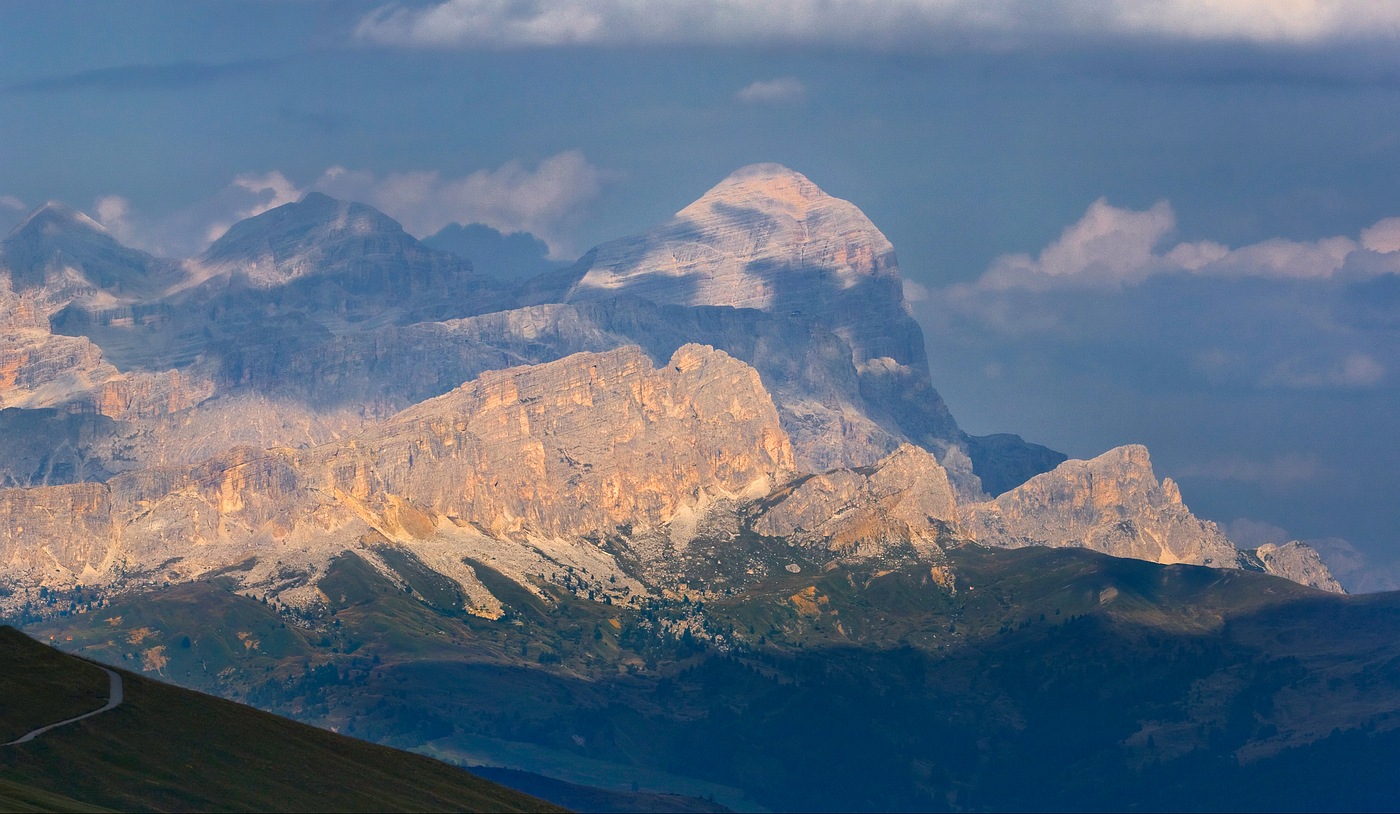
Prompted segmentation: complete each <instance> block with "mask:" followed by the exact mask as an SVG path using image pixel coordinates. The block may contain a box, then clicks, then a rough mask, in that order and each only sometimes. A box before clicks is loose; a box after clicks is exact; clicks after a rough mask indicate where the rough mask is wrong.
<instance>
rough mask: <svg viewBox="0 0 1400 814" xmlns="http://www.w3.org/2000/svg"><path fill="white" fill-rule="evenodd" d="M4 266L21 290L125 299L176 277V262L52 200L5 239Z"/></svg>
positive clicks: (1, 245)
mask: <svg viewBox="0 0 1400 814" xmlns="http://www.w3.org/2000/svg"><path fill="white" fill-rule="evenodd" d="M0 269H8V271H9V273H10V281H11V285H12V286H13V287H14V289H15V290H17V291H22V290H26V289H33V288H41V287H48V288H53V289H64V290H69V291H72V292H75V293H76V292H92V291H101V292H103V293H104V294H106V295H108V296H109V297H118V298H122V297H129V296H131V295H149V294H153V293H155V291H156V290H158V288H159V286H160V285H161V283H162V282H167V283H168V282H169V281H170V279H173V278H171V275H172V274H173V273H174V264H173V263H170V262H168V261H164V260H160V259H158V258H155V257H152V256H151V255H149V254H146V253H145V252H142V251H138V250H136V249H132V248H128V247H127V246H123V245H122V244H121V243H120V242H118V241H117V239H116V238H115V237H113V236H112V233H111V232H109V231H108V230H107V228H106V227H104V226H103V225H102V224H100V223H98V222H97V221H95V220H93V219H92V218H90V217H88V216H87V215H84V214H83V213H82V212H79V211H78V210H76V209H74V208H72V207H70V206H68V205H67V204H63V203H60V202H58V201H49V202H48V203H46V204H44V205H42V206H40V207H38V208H37V209H35V210H34V211H33V212H31V213H30V214H29V216H28V217H26V218H25V219H24V221H22V222H21V223H20V224H19V225H18V226H16V227H15V228H14V229H13V230H11V232H10V233H9V234H8V235H7V236H6V237H5V239H4V241H2V242H0ZM168 278H169V279H168Z"/></svg>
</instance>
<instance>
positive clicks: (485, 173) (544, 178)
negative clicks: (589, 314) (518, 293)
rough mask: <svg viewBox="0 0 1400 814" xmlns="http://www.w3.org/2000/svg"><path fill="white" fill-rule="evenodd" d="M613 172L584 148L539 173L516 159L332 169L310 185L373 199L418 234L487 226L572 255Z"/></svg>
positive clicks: (555, 253) (557, 254) (561, 255)
mask: <svg viewBox="0 0 1400 814" xmlns="http://www.w3.org/2000/svg"><path fill="white" fill-rule="evenodd" d="M607 177H608V175H607V173H606V172H604V171H603V170H601V169H599V168H598V167H595V166H593V165H592V164H590V163H589V162H588V159H586V158H585V157H584V155H583V153H581V152H578V151H577V150H571V151H568V152H563V153H559V154H557V155H554V156H551V157H549V158H547V159H545V160H544V161H541V162H540V163H539V164H538V165H537V166H536V167H535V168H534V169H533V170H532V169H529V168H527V167H526V166H525V165H523V164H521V163H520V162H518V161H511V162H509V163H507V164H505V165H503V166H501V167H499V168H497V169H494V170H478V171H477V172H474V173H471V174H470V175H467V176H464V177H461V178H446V177H443V175H442V174H441V173H439V172H437V171H435V170H430V171H420V172H404V173H389V174H387V175H383V176H379V175H376V174H374V173H372V172H368V171H364V170H347V169H345V168H343V167H332V168H330V169H328V170H326V171H325V173H323V174H322V175H321V177H320V178H318V179H316V180H315V181H314V182H312V183H311V184H310V186H309V189H314V190H317V191H320V192H324V193H326V194H328V195H331V196H333V197H336V198H344V199H348V200H353V201H361V202H363V203H367V204H370V205H371V206H374V207H376V208H378V209H380V210H383V211H384V212H386V213H387V214H389V215H390V216H391V217H393V218H395V219H396V220H398V221H399V222H400V223H402V224H403V225H404V228H405V229H407V230H408V231H409V232H410V233H412V234H415V235H418V236H423V237H425V236H427V235H431V234H435V233H437V232H439V231H441V230H442V229H443V228H444V227H445V226H448V225H449V224H454V223H455V224H460V225H466V224H469V223H482V224H485V225H487V226H490V227H491V228H493V229H496V230H498V231H500V232H502V233H505V234H510V233H513V232H530V233H532V234H534V235H535V236H537V237H539V238H540V239H542V240H544V241H545V243H546V244H548V245H549V251H550V256H551V257H552V258H555V259H571V257H572V255H571V254H570V253H571V252H573V251H574V249H575V248H576V247H575V246H573V245H572V243H571V242H570V240H569V237H568V233H569V228H570V227H571V226H573V225H574V224H575V223H576V222H577V220H578V219H579V218H580V217H581V216H582V215H583V213H584V212H585V210H586V209H587V206H588V204H591V203H592V202H593V201H594V200H596V199H597V198H598V196H599V195H600V194H601V193H602V190H603V185H604V184H605V183H606V181H607Z"/></svg>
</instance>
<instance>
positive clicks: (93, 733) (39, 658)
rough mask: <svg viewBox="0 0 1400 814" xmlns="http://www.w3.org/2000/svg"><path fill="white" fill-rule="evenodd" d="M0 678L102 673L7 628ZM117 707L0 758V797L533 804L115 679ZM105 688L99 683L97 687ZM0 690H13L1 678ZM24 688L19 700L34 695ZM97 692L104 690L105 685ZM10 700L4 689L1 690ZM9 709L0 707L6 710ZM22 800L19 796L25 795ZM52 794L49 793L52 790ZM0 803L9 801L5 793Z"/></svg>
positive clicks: (137, 802) (148, 803)
mask: <svg viewBox="0 0 1400 814" xmlns="http://www.w3.org/2000/svg"><path fill="white" fill-rule="evenodd" d="M0 650H2V651H3V658H0V673H3V674H4V675H5V676H6V678H7V679H10V680H11V681H13V680H14V676H15V675H17V674H23V673H27V674H29V675H30V676H31V678H33V679H39V681H40V685H43V684H48V683H52V684H54V685H55V686H59V687H64V686H66V685H67V684H69V683H71V676H72V675H75V674H81V675H83V676H84V677H85V678H84V680H86V677H87V675H88V673H90V672H92V673H96V674H97V678H103V676H102V674H101V673H100V672H98V671H96V670H95V669H94V668H92V666H91V665H89V664H87V663H85V662H83V661H81V660H79V659H76V658H73V657H69V656H63V657H61V658H58V659H55V658H54V657H53V651H52V650H50V649H49V648H47V647H44V646H43V645H40V644H38V643H36V642H34V641H33V640H31V639H29V638H28V637H26V636H25V635H24V634H22V633H19V632H18V631H15V630H13V629H10V628H5V629H0ZM124 678H125V687H126V700H125V702H124V703H123V704H122V705H121V706H119V707H117V708H116V709H114V710H112V711H110V712H107V713H104V714H102V715H99V716H96V717H94V718H90V719H88V720H86V721H82V722H80V723H77V724H73V725H71V726H67V727H62V728H60V729H57V730H54V731H52V732H50V733H48V734H46V735H43V736H41V737H39V738H37V739H36V740H34V741H32V742H30V743H28V744H24V745H22V746H12V747H5V752H4V753H3V754H0V780H3V781H4V785H0V803H3V804H5V805H6V807H10V806H11V805H13V806H14V807H15V808H23V807H29V808H32V809H35V810H45V809H50V810H63V809H67V808H69V807H70V805H71V801H70V800H66V799H64V798H72V800H76V801H82V802H83V803H87V804H92V805H97V806H104V807H109V808H113V809H118V810H151V809H154V810H261V811H308V810H338V811H415V810H417V811H447V810H465V811H534V810H540V809H541V808H542V807H545V804H543V803H542V802H541V801H539V800H536V799H533V798H530V797H527V796H525V795H522V794H519V793H516V792H514V791H511V790H509V789H506V788H504V787H502V786H498V785H496V784H494V783H490V782H488V781H485V780H483V779H481V778H478V777H475V776H473V775H471V774H469V773H467V772H464V771H462V770H460V769H456V768H454V767H451V766H448V765H446V764H443V763H440V762H438V761H434V760H430V759H428V758H424V757H421V756H418V755H412V754H407V753H404V752H399V751H396V750H393V749H388V748H386V747H382V746H376V745H373V744H368V743H364V742H362V741H358V740H355V739H353V738H348V737H344V736H341V735H336V734H334V733H331V732H326V731H323V730H319V729H315V728H313V727H309V726H305V725H302V724H298V723H295V722H292V721H288V720H285V719H282V718H278V717H277V716H274V715H269V714H267V713H263V712H258V711H256V710H252V709H249V708H247V707H243V706H240V705H238V704H233V703H230V702H228V701H223V700H220V699H216V698H212V697H209V696H206V695H201V694H199V693H195V692H191V691H188V690H183V689H180V688H177V687H172V686H169V685H166V684H162V683H159V682H155V681H151V680H150V679H147V678H143V677H141V676H138V675H132V674H129V673H127V674H124ZM104 683H105V682H104ZM6 686H14V684H7V685H6ZM43 694H44V693H43V690H42V689H37V690H31V694H30V695H29V696H25V697H26V699H33V698H35V697H39V696H42V695H43ZM104 695H105V692H104ZM11 697H12V696H11ZM12 706H14V705H13V704H10V703H7V704H5V705H4V707H5V709H7V710H8V709H10V708H11V707H12ZM25 795H28V797H27V798H26V797H25ZM51 795H59V796H58V797H54V796H51ZM7 798H8V799H7Z"/></svg>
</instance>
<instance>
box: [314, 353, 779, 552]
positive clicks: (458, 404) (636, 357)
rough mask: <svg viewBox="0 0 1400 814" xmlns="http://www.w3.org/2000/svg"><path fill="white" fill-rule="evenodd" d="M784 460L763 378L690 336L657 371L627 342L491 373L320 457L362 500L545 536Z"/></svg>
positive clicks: (663, 515)
mask: <svg viewBox="0 0 1400 814" xmlns="http://www.w3.org/2000/svg"><path fill="white" fill-rule="evenodd" d="M792 468H793V460H792V449H791V447H790V446H789V444H788V440H787V436H786V435H785V434H784V433H783V432H782V429H781V427H780V426H779V425H778V414H777V410H776V409H775V408H774V407H773V403H772V400H771V399H769V398H768V396H767V393H766V392H765V391H764V390H763V386H762V383H761V382H760V380H759V378H758V374H757V373H756V372H755V371H754V370H753V368H751V367H749V366H748V365H745V364H743V363H742V362H739V361H738V360H736V359H733V358H732V357H730V356H729V355H728V354H725V353H723V352H721V351H716V350H714V349H713V348H709V347H704V346H699V345H687V346H685V347H682V348H680V349H679V350H677V351H676V353H675V355H674V356H672V357H671V359H670V361H669V362H668V363H667V364H666V366H665V367H662V368H659V369H653V367H652V364H651V361H650V360H649V359H648V358H647V357H646V355H645V354H643V353H642V352H641V350H640V349H639V348H636V347H627V348H621V349H619V350H616V351H611V352H609V353H603V354H579V355H575V356H570V357H567V358H565V359H562V360H560V361H558V362H553V363H550V364H545V365H538V366H533V367H523V368H513V369H511V370H505V371H496V372H492V373H487V374H484V375H483V376H482V377H481V378H479V379H477V380H476V381H474V382H470V383H468V384H467V385H464V386H463V387H462V388H460V389H458V390H455V391H453V392H452V393H448V394H447V395H444V396H440V397H438V398H436V399H431V400H429V401H426V402H424V403H422V404H420V405H417V406H415V407H413V408H411V409H409V410H407V411H405V412H403V413H401V414H399V415H398V416H395V417H394V418H393V419H391V420H390V421H388V422H386V423H385V424H384V425H383V426H382V427H380V428H379V429H378V431H377V432H376V433H375V434H374V435H373V436H372V437H366V438H364V439H363V440H362V441H360V442H359V443H356V444H355V445H353V446H350V447H344V448H339V449H336V450H335V451H334V452H333V453H331V454H330V455H329V457H327V458H325V462H324V464H323V465H322V469H323V470H324V471H325V472H326V473H327V474H326V477H328V478H329V479H330V482H329V483H328V485H329V486H330V487H331V488H334V489H338V490H342V491H344V492H345V493H347V494H350V495H352V496H354V497H356V498H357V499H361V500H369V499H373V498H374V497H375V496H376V495H378V494H381V493H383V494H390V495H400V496H402V497H404V498H405V499H408V500H410V501H413V502H414V503H416V504H418V505H421V506H425V507H432V509H433V510H435V511H437V512H440V513H442V514H445V515H449V516H457V517H459V518H461V519H464V520H468V521H471V522H473V523H476V524H478V525H479V526H481V527H482V528H484V529H485V530H486V531H488V532H489V533H490V534H492V535H493V536H512V535H521V534H534V535H540V536H550V537H577V536H581V535H584V534H587V533H590V532H598V531H606V530H610V529H615V528H617V527H619V526H629V527H632V528H634V529H643V528H647V527H652V526H656V525H659V524H661V523H664V522H666V521H667V520H669V519H670V517H671V516H672V515H674V514H675V513H676V512H677V511H678V510H680V509H681V508H682V507H685V506H688V505H691V506H693V505H694V504H695V503H697V502H699V501H702V500H705V499H713V498H718V497H726V498H733V497H736V496H740V495H749V496H759V495H763V494H767V493H768V492H769V491H770V490H771V489H772V488H773V486H774V485H775V483H777V482H780V481H782V480H785V479H787V478H788V477H790V476H791V474H792Z"/></svg>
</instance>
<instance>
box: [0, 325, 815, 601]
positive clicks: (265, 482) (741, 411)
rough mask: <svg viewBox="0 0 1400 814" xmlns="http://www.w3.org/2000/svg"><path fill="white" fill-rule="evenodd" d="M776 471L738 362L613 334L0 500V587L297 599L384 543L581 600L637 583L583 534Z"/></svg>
mask: <svg viewBox="0 0 1400 814" xmlns="http://www.w3.org/2000/svg"><path fill="white" fill-rule="evenodd" d="M792 474H793V458H792V450H791V447H790V445H789V444H788V441H787V437H786V435H785V434H784V433H783V432H782V429H781V427H780V425H779V422H778V416H777V411H776V409H775V408H774V407H773V404H772V401H771V399H769V398H768V395H767V393H766V392H765V391H764V390H763V387H762V384H761V381H760V379H759V377H758V374H757V373H756V372H755V371H754V370H753V368H751V367H749V366H748V365H746V364H744V363H742V362H740V361H738V360H736V359H734V358H732V357H730V356H728V355H727V354H725V353H723V352H721V351H716V350H714V349H712V348H709V347H704V346H698V345H687V346H684V347H682V348H680V349H678V350H677V351H676V353H675V354H674V355H673V356H672V357H671V359H670V360H669V361H668V363H667V364H666V365H665V366H662V367H659V368H658V367H654V366H653V365H652V363H651V361H650V360H649V359H648V358H647V356H646V355H645V354H644V353H643V352H642V351H641V350H640V349H639V348H637V347H635V346H631V347H626V348H620V349H618V350H615V351H611V352H608V353H603V354H591V353H584V354H576V355H573V356H570V357H567V358H565V359H561V360H559V361H556V362H552V363H549V364H545V365H538V366H528V367H518V368H512V369H508V370H502V371H495V372H490V373H487V374H484V375H482V376H481V377H480V378H478V379H476V380H474V381H472V382H468V383H467V384H465V385H463V386H462V387H460V388H458V389H456V390H454V391H452V392H451V393H448V394H446V395H443V396H440V397H438V398H436V399H431V400H429V401H426V402H423V403H421V404H419V405H416V406H415V407H413V408H411V409H409V410H407V411H404V412H403V413H401V414H399V415H397V416H395V417H393V418H391V419H389V420H387V421H384V422H381V423H376V424H371V425H368V426H367V427H366V428H364V429H363V430H362V431H361V432H359V433H358V434H357V435H356V436H354V437H350V438H345V439H342V440H338V441H332V442H330V443H326V444H321V445H318V446H313V447H309V448H306V449H303V450H293V449H270V450H259V449H254V448H249V447H238V448H234V449H232V450H230V451H228V452H226V453H223V454H220V455H218V456H215V457H213V458H210V459H208V460H205V461H203V462H200V463H198V464H195V465H193V466H189V465H184V466H150V467H146V468H143V469H140V470H136V471H132V472H128V473H125V474H120V475H117V476H114V477H112V478H111V479H110V480H108V481H107V483H105V484H80V485H76V486H72V487H67V486H65V487H37V488H28V489H10V490H6V491H3V492H0V507H3V508H4V510H5V515H4V516H5V519H6V522H7V523H8V524H9V529H10V531H9V532H8V533H7V536H5V537H4V538H3V540H0V561H8V562H11V563H14V564H15V567H14V568H11V569H9V570H8V571H7V573H6V578H7V581H8V582H9V583H10V584H11V585H13V586H15V587H16V588H18V589H21V590H24V589H32V588H36V587H39V586H49V587H58V588H62V587H68V586H72V585H75V584H104V583H110V582H111V581H112V580H114V579H116V578H117V577H118V576H119V575H120V574H122V573H125V574H127V577H126V578H127V579H131V578H136V579H137V581H138V582H139V581H140V579H151V578H154V579H160V580H185V579H192V578H195V577H197V576H199V575H200V574H202V573H206V572H208V571H211V570H215V569H219V568H225V567H229V566H233V565H235V564H238V563H242V562H245V561H248V560H249V558H254V559H255V560H256V565H254V566H252V570H251V571H247V572H246V573H244V574H243V575H242V579H244V580H245V585H249V586H253V587H256V588H257V590H259V591H261V592H263V593H275V594H279V595H282V596H283V597H284V600H285V601H291V602H297V603H305V602H309V601H314V591H315V580H316V575H317V574H318V573H320V572H321V571H322V570H323V569H324V567H325V565H326V563H327V562H328V561H329V559H330V558H332V557H334V556H336V555H337V554H339V553H341V552H343V551H345V550H349V549H363V548H366V546H369V549H370V553H369V556H370V557H371V558H372V557H373V552H372V549H373V547H374V546H375V545H380V544H396V545H403V546H410V547H411V549H412V551H413V552H414V553H415V555H416V556H419V558H420V559H422V560H423V561H424V562H426V563H428V564H429V565H430V567H433V568H435V569H437V570H439V571H441V572H442V573H444V574H445V575H447V576H448V577H450V578H453V579H455V580H457V581H458V582H459V584H461V585H462V587H463V589H464V593H465V594H466V595H467V596H468V598H469V599H470V600H471V602H472V607H473V608H475V609H476V610H478V611H481V612H483V613H487V614H488V615H489V613H490V612H491V608H492V603H493V602H494V600H493V599H492V598H491V596H490V594H489V592H487V591H486V590H485V588H484V587H483V586H482V585H481V584H480V582H479V581H477V580H476V578H475V576H474V573H473V572H472V570H471V569H470V568H469V567H466V566H465V565H464V563H463V559H464V557H470V558H475V559H478V560H481V561H490V562H491V563H492V565H493V567H496V568H497V569H498V570H501V571H502V572H503V573H507V574H508V575H510V576H513V577H514V578H516V579H518V580H520V581H521V582H522V583H527V582H528V580H527V577H526V574H527V573H528V574H555V573H563V572H564V571H566V570H567V571H568V573H569V574H570V575H573V576H571V577H570V579H572V580H575V581H578V580H580V579H581V577H580V576H579V575H589V576H590V578H591V579H592V580H593V584H594V585H596V588H590V590H596V591H597V592H599V593H604V592H606V591H609V590H611V591H615V592H616V591H624V592H631V591H634V590H641V586H640V585H638V584H637V583H636V582H635V581H634V580H632V579H631V578H630V577H628V575H626V574H625V573H623V572H622V571H621V569H620V568H619V566H618V565H617V563H616V562H615V561H614V560H613V557H612V555H611V554H609V553H608V552H606V551H603V550H602V549H599V548H598V547H597V546H595V545H593V544H590V543H587V542H585V541H584V539H583V538H585V537H587V536H590V535H596V534H597V533H598V532H600V531H602V532H606V531H608V530H612V531H613V532H614V533H616V532H618V531H622V532H623V533H626V534H633V533H645V532H646V531H647V530H648V529H651V528H656V527H660V526H663V525H665V524H667V523H668V522H669V521H670V520H672V519H673V517H674V516H675V515H677V514H678V513H693V512H694V511H695V510H696V508H697V507H700V506H703V505H706V504H708V503H711V502H713V501H716V500H728V501H739V500H750V499H753V498H757V497H760V496H762V495H765V494H767V493H768V492H769V491H771V489H772V488H773V486H774V485H775V484H777V483H780V482H783V481H786V480H788V479H790V478H791V476H792ZM366 540H371V541H378V542H377V543H373V544H370V543H366V542H365V541H366ZM75 545H78V546H81V547H83V548H82V550H81V551H77V550H70V549H71V548H72V547H73V546H75ZM89 549H91V550H89ZM50 559H54V560H55V564H54V566H53V569H52V571H51V572H50V571H48V570H45V564H46V563H48V562H49V560H50ZM141 574H145V575H146V576H145V577H140V576H139V575H141ZM603 579H608V581H609V587H607V588H604V587H603V585H602V581H603ZM22 599H23V596H20V597H18V598H16V599H15V600H14V601H20V600H22ZM497 607H498V606H497Z"/></svg>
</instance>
